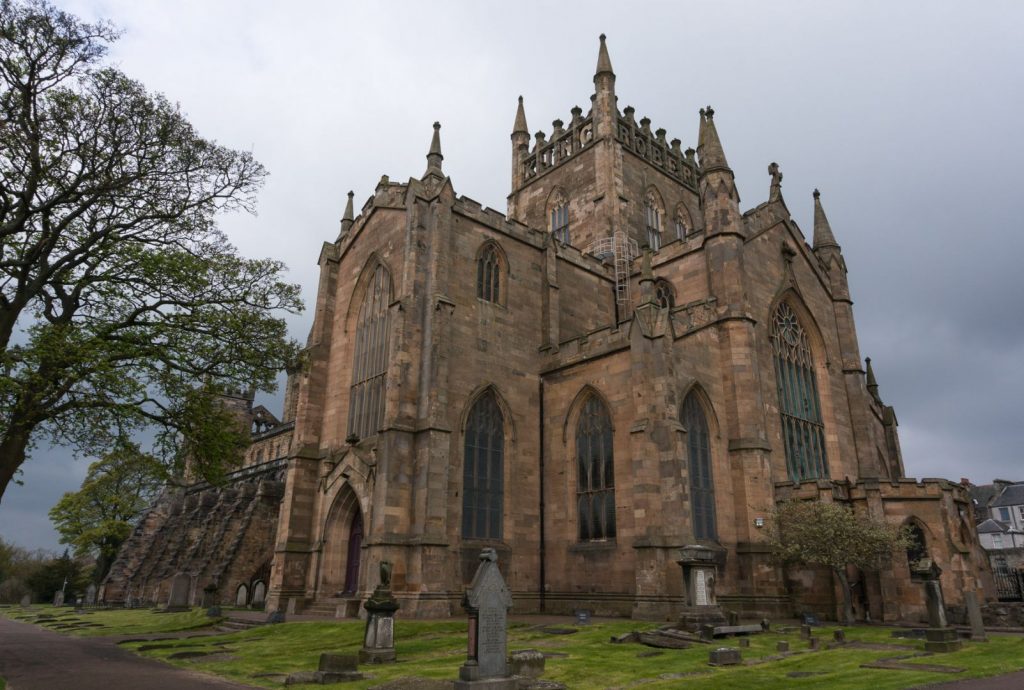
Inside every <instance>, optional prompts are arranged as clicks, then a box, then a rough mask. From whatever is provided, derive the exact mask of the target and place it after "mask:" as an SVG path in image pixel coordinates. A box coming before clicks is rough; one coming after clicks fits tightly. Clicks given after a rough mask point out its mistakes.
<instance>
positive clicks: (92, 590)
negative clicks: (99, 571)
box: [85, 582, 96, 606]
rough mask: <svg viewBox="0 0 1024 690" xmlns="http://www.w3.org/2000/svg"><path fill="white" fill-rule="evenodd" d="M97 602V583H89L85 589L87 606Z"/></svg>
mask: <svg viewBox="0 0 1024 690" xmlns="http://www.w3.org/2000/svg"><path fill="white" fill-rule="evenodd" d="M95 603H96V585H95V584H93V583H91V582H90V583H89V586H88V587H87V588H86V590H85V604H86V606H93V605H94V604H95Z"/></svg>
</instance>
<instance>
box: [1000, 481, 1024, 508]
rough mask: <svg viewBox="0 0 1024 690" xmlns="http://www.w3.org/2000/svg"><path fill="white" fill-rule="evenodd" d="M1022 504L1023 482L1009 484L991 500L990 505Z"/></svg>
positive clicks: (1023, 498) (1023, 501)
mask: <svg viewBox="0 0 1024 690" xmlns="http://www.w3.org/2000/svg"><path fill="white" fill-rule="evenodd" d="M1016 505H1024V484H1010V486H1008V487H1006V488H1004V489H1003V491H1002V493H1001V494H999V495H998V496H997V497H996V500H994V501H992V507H993V508H995V507H998V506H1016Z"/></svg>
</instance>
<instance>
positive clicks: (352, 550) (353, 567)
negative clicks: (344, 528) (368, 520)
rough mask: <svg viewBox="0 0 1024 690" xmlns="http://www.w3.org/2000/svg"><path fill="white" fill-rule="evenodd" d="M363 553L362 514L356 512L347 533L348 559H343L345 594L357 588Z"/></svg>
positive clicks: (353, 591) (351, 592)
mask: <svg viewBox="0 0 1024 690" xmlns="http://www.w3.org/2000/svg"><path fill="white" fill-rule="evenodd" d="M362 553H363V514H362V513H360V512H357V513H356V515H355V517H353V518H352V526H351V527H350V528H349V531H348V558H346V559H345V589H344V592H345V594H354V593H355V591H356V588H358V587H359V559H360V557H361V556H362Z"/></svg>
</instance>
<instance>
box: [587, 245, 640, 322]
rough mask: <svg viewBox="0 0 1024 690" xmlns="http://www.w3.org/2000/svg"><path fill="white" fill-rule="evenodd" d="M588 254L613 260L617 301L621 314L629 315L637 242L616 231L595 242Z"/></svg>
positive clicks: (637, 254) (631, 304)
mask: <svg viewBox="0 0 1024 690" xmlns="http://www.w3.org/2000/svg"><path fill="white" fill-rule="evenodd" d="M587 253H588V254H593V255H594V256H596V257H597V258H599V259H602V260H603V259H606V258H607V259H611V261H612V265H613V266H614V268H615V301H616V302H618V304H619V311H620V313H623V314H624V313H628V312H629V310H630V309H631V308H632V306H633V303H632V301H631V300H630V296H629V271H630V267H631V266H632V264H633V259H635V258H636V257H637V256H639V250H638V248H637V243H636V240H634V239H631V238H630V237H629V235H627V234H626V233H624V232H622V231H621V230H616V231H615V233H614V234H613V235H612V236H611V237H602V238H601V239H599V240H595V241H594V242H593V244H591V245H590V247H588V248H587Z"/></svg>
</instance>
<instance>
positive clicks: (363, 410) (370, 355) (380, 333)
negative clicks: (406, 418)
mask: <svg viewBox="0 0 1024 690" xmlns="http://www.w3.org/2000/svg"><path fill="white" fill-rule="evenodd" d="M390 303H391V275H390V274H389V273H388V270H387V268H385V267H384V264H381V263H378V264H377V267H376V268H375V269H374V271H373V275H372V277H371V278H370V282H369V284H368V285H367V288H366V294H365V295H364V296H363V303H362V305H361V306H360V307H359V316H358V318H357V321H356V333H355V352H354V354H353V357H352V387H351V390H350V394H349V407H348V433H349V436H350V437H354V438H356V439H363V438H368V437H370V436H373V435H375V434H376V433H377V431H378V430H379V429H380V427H381V425H382V424H383V422H384V378H385V374H386V373H387V367H388V336H389V317H388V305H389V304H390Z"/></svg>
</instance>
